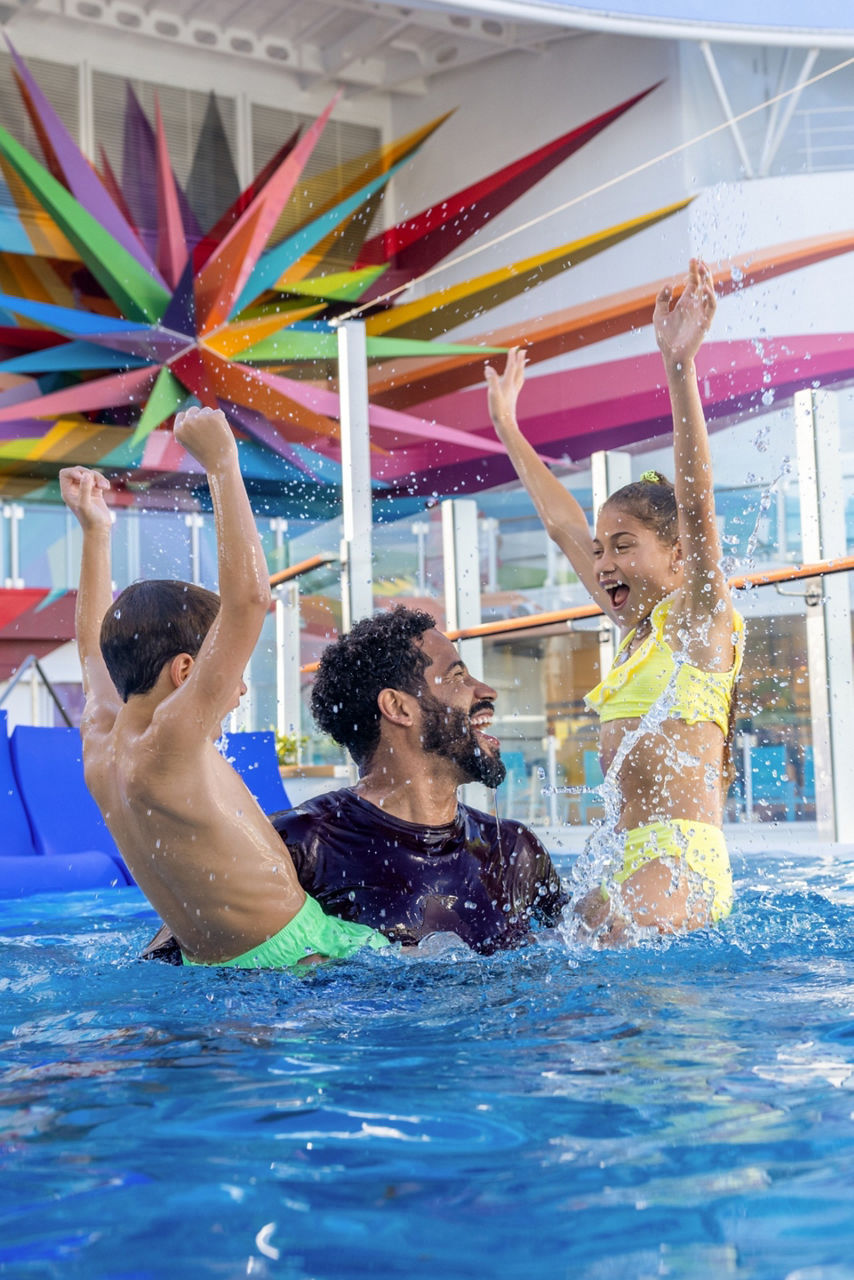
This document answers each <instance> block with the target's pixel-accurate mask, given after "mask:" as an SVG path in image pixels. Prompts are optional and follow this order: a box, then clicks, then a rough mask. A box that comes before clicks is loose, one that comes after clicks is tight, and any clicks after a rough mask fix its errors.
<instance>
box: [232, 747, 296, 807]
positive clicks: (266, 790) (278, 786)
mask: <svg viewBox="0 0 854 1280" xmlns="http://www.w3.org/2000/svg"><path fill="white" fill-rule="evenodd" d="M222 752H223V755H224V756H225V758H226V759H227V760H229V761H230V762H231V763H232V764H233V765H234V768H235V769H236V770H237V772H238V773H239V774H240V776H241V778H242V779H243V781H244V782H245V783H246V785H247V787H248V788H249V790H250V791H251V792H252V794H253V796H254V797H255V799H256V800H257V801H258V803H259V804H260V806H261V808H262V809H263V810H264V812H265V813H266V814H270V813H279V812H280V811H281V810H282V809H290V807H291V802H290V800H289V799H288V796H287V792H286V791H285V788H284V784H283V782H282V775H281V774H280V773H279V760H278V757H277V755H276V735H275V734H274V733H272V732H270V731H269V730H268V731H265V732H259V733H228V734H225V735H224V736H223V740H222Z"/></svg>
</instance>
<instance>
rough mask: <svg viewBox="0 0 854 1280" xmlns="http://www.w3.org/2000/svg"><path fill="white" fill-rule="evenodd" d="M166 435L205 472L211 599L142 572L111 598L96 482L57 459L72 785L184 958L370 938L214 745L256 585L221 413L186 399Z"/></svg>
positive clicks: (300, 955) (255, 615)
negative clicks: (312, 875) (312, 892)
mask: <svg viewBox="0 0 854 1280" xmlns="http://www.w3.org/2000/svg"><path fill="white" fill-rule="evenodd" d="M175 439H176V440H177V441H178V443H179V444H181V445H182V446H183V447H184V448H185V449H186V450H187V451H188V452H189V453H190V454H192V456H193V457H194V458H196V459H197V461H198V462H200V463H201V465H202V466H203V467H204V469H205V471H206V472H207V477H208V483H209V485H210V491H211V499H212V502H213V510H214V518H215V522H216V532H217V547H218V559H219V586H220V596H219V597H217V596H215V595H214V594H213V593H212V592H209V591H205V590H203V589H202V588H200V587H195V586H192V585H191V584H189V583H184V582H142V583H135V584H134V585H133V586H130V587H128V588H127V589H126V590H125V591H123V592H122V594H121V595H120V596H119V597H118V599H117V600H116V601H115V603H114V602H113V599H112V593H111V586H110V583H111V570H110V531H111V523H112V522H111V518H110V512H109V508H108V507H107V504H106V501H105V496H104V495H105V493H106V491H107V490H108V489H109V487H110V486H109V481H108V480H106V479H105V478H104V477H103V476H102V475H100V474H99V473H98V472H96V471H89V470H87V469H86V468H85V467H70V468H66V469H65V470H63V471H62V472H60V477H59V479H60V488H61V491H62V496H63V498H64V500H65V502H66V503H67V505H68V506H69V507H70V508H71V510H72V511H73V512H74V514H75V516H76V517H77V519H78V520H79V522H80V525H81V527H82V529H83V556H82V561H81V566H80V587H79V591H78V596H77V619H76V621H77V644H78V648H79V651H80V663H81V667H82V672H83V692H84V694H85V698H86V706H85V710H84V713H83V719H82V722H81V734H82V738H83V762H84V768H85V772H86V782H87V785H88V786H89V789H90V791H91V792H92V795H93V796H94V797H95V800H96V801H97V803H98V806H99V808H100V809H101V812H102V813H103V815H104V820H105V821H106V823H107V826H108V827H109V829H110V831H111V832H112V835H113V837H114V838H115V841H116V844H117V845H118V847H119V849H120V850H121V852H122V854H123V856H124V858H125V860H126V862H127V864H128V866H129V868H130V870H131V873H132V875H133V876H134V878H135V879H136V881H137V883H138V884H139V886H140V888H141V889H142V891H143V893H144V894H145V896H146V897H147V898H148V900H149V902H150V903H151V905H152V906H153V907H154V908H155V910H156V911H157V912H158V913H159V914H160V915H161V916H162V918H163V919H164V920H165V921H166V923H167V924H168V925H169V926H170V927H171V929H172V931H173V933H174V934H175V936H176V938H177V939H178V942H179V943H180V946H181V949H182V952H183V955H184V959H185V961H186V962H188V963H190V964H208V965H220V964H227V965H233V966H237V967H240V968H277V969H278V968H285V967H288V966H291V965H294V964H297V963H301V962H302V961H304V960H307V959H308V960H316V959H319V958H320V959H325V958H329V957H340V956H346V955H349V954H351V953H352V952H353V951H355V950H357V949H358V948H359V947H361V946H370V947H376V948H379V947H382V946H385V945H387V944H386V941H385V939H384V938H383V937H382V935H381V934H378V933H375V932H374V930H372V929H369V928H367V927H366V926H364V925H354V924H350V923H348V922H345V921H341V920H336V919H333V918H331V917H327V916H325V915H324V914H323V912H322V911H321V908H320V907H319V906H318V904H317V902H315V900H314V899H313V898H310V897H307V895H306V894H305V892H304V891H303V889H302V888H301V887H300V884H299V881H298V880H297V877H296V873H295V872H294V867H293V863H292V861H291V858H290V854H289V853H288V851H287V849H286V847H285V846H284V845H283V844H282V841H281V839H280V837H279V835H278V834H277V832H276V831H275V830H274V829H273V827H272V826H271V824H270V823H269V822H268V820H267V818H266V817H265V815H264V814H263V813H262V811H261V809H260V808H259V806H258V804H257V803H256V802H255V800H254V799H253V797H252V796H251V795H250V793H249V791H248V790H247V788H246V786H245V784H244V783H243V781H242V780H241V779H240V778H239V777H238V775H237V774H236V773H235V772H234V770H233V769H232V767H231V766H230V765H229V764H228V763H227V761H226V760H224V759H223V757H222V756H221V755H220V754H219V752H218V751H217V749H216V747H215V745H214V742H215V740H216V738H217V737H218V736H219V732H220V723H221V721H222V719H223V717H224V716H225V715H227V714H228V712H230V711H233V710H234V709H235V708H236V706H237V705H238V702H239V700H240V698H241V696H242V694H243V693H245V691H246V688H245V685H244V684H243V678H242V677H243V669H244V667H245V665H246V663H247V661H248V660H249V657H250V655H251V653H252V650H253V649H254V647H255V644H256V641H257V639H258V636H259V634H260V631H261V626H262V624H263V621H264V618H265V616H266V614H267V612H268V610H269V608H270V589H269V582H268V577H267V566H266V562H265V560H264V554H263V552H262V550H261V543H260V539H259V537H258V532H257V530H256V528H255V521H254V519H253V516H252V511H251V508H250V506H249V500H248V498H247V496H246V490H245V488H244V485H243V480H242V477H241V474H240V467H239V463H238V457H237V445H236V442H235V439H234V436H233V435H232V433H231V429H230V428H229V425H228V422H227V421H226V418H225V415H224V414H223V413H222V412H221V411H220V410H213V409H205V408H193V409H188V410H187V411H186V412H185V413H181V414H179V415H178V417H177V418H176V420H175Z"/></svg>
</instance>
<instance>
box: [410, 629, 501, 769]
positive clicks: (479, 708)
mask: <svg viewBox="0 0 854 1280" xmlns="http://www.w3.org/2000/svg"><path fill="white" fill-rule="evenodd" d="M421 646H422V648H423V650H424V652H425V654H426V655H427V657H428V658H429V659H430V666H429V667H428V668H427V669H426V671H425V672H424V684H425V689H426V692H425V693H423V694H422V695H421V699H420V703H421V745H422V747H423V748H424V750H425V751H427V752H429V753H431V754H435V755H439V756H444V757H445V758H446V759H448V760H452V761H453V762H454V763H455V764H456V765H457V766H458V767H459V769H460V772H461V775H462V778H461V781H463V782H482V783H483V784H484V785H485V786H487V787H497V786H498V785H499V783H501V782H503V781H504V775H505V773H506V769H505V767H504V765H503V764H502V761H501V748H500V744H499V742H498V739H497V738H493V737H492V736H491V735H490V734H488V733H486V729H487V728H488V727H489V725H490V724H491V723H492V716H493V712H494V703H495V696H496V695H495V690H494V689H491V688H490V686H489V685H488V684H484V683H483V681H481V680H476V679H475V678H474V676H472V675H470V674H469V672H468V671H467V670H466V667H465V664H464V663H463V662H462V661H461V659H460V655H459V654H458V653H457V651H456V649H455V648H454V646H453V644H452V643H451V641H450V640H449V639H448V637H447V636H444V635H442V633H441V631H425V632H424V634H423V635H422V637H421Z"/></svg>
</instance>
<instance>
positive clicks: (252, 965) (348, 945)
mask: <svg viewBox="0 0 854 1280" xmlns="http://www.w3.org/2000/svg"><path fill="white" fill-rule="evenodd" d="M388 945H389V942H388V939H387V938H384V937H383V935H382V934H381V933H378V932H377V931H376V929H370V928H368V926H367V925H366V924H353V922H352V921H350V920H339V919H338V918H337V916H327V915H325V914H324V911H323V908H322V907H321V905H320V903H319V902H318V901H317V899H316V898H311V897H309V895H308V894H306V896H305V902H304V903H303V905H302V906H301V907H300V909H299V911H298V912H297V913H296V915H295V916H294V918H293V920H291V922H290V923H289V924H286V925H285V927H284V929H280V930H279V932H278V933H277V934H274V935H273V937H272V938H268V939H267V941H266V942H261V943H259V945H258V946H257V947H253V948H252V950H251V951H245V952H244V953H243V955H241V956H235V957H234V958H233V959H232V960H218V961H216V962H215V963H213V964H204V963H200V962H199V961H198V960H190V959H189V958H188V957H187V956H186V955H185V956H184V964H188V965H195V966H196V967H198V968H217V969H220V968H227V969H291V968H293V966H294V965H296V964H298V963H299V961H300V960H304V959H305V957H306V956H312V955H319V956H327V957H328V958H329V959H330V960H342V959H345V958H346V957H347V956H351V955H353V953H354V952H355V951H358V950H360V948H362V947H370V948H371V949H372V950H373V951H380V950H381V949H382V948H383V947H387V946H388ZM182 955H183V953H182Z"/></svg>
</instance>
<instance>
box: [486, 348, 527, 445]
mask: <svg viewBox="0 0 854 1280" xmlns="http://www.w3.org/2000/svg"><path fill="white" fill-rule="evenodd" d="M525 359H526V357H525V352H524V351H522V350H520V349H519V347H511V348H510V350H509V351H508V352H507V362H506V364H505V365H504V372H503V373H502V374H499V373H498V372H497V371H496V370H495V369H493V367H492V365H491V364H488V365H487V366H486V385H487V388H488V403H489V416H490V417H491V418H492V425H493V426H494V427H495V430H496V432H497V433H498V436H499V439H501V440H503V439H504V433H505V432H506V431H512V430H514V429H516V430H518V426H519V424H518V423H517V421H516V401H517V400H518V399H519V392H520V391H521V390H522V387H523V385H524V382H525Z"/></svg>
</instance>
